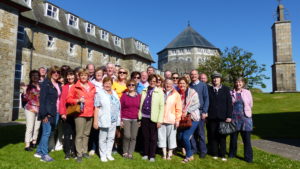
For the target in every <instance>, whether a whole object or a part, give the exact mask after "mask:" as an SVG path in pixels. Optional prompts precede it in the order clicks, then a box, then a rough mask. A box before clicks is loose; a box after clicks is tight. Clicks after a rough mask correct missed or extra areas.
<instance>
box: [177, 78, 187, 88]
mask: <svg viewBox="0 0 300 169" xmlns="http://www.w3.org/2000/svg"><path fill="white" fill-rule="evenodd" d="M182 80H183V81H184V82H185V83H186V84H187V87H188V86H189V81H188V80H187V79H186V78H185V77H181V78H179V80H178V83H179V82H180V81H182Z"/></svg>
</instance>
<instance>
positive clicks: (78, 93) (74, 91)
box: [67, 81, 96, 117]
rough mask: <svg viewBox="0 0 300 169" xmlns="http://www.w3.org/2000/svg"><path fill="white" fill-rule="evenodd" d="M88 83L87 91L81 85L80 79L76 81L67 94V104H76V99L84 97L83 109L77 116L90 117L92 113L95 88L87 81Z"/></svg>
mask: <svg viewBox="0 0 300 169" xmlns="http://www.w3.org/2000/svg"><path fill="white" fill-rule="evenodd" d="M88 85H89V91H87V90H85V89H84V88H83V87H82V86H81V82H80V81H77V83H76V84H74V85H73V86H72V87H71V89H70V90H69V93H68V96H67V103H69V104H77V101H78V99H80V98H81V97H84V100H85V102H84V109H83V112H81V113H80V114H78V116H79V117H92V116H93V115H94V98H95V93H96V88H95V86H94V85H93V84H92V83H91V82H88Z"/></svg>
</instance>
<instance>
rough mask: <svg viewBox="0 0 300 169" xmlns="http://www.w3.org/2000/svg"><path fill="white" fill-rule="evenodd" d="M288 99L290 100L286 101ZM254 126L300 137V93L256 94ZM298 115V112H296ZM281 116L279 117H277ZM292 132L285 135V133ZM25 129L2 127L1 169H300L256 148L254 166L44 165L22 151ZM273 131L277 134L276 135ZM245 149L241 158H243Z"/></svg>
mask: <svg viewBox="0 0 300 169" xmlns="http://www.w3.org/2000/svg"><path fill="white" fill-rule="evenodd" d="M286 99H287V100H286ZM254 100H255V106H254V114H255V115H254V123H255V132H254V134H255V135H256V136H255V137H273V138H274V137H275V138H295V137H296V138H300V137H299V134H298V133H299V132H297V131H299V125H298V124H297V122H298V121H299V119H300V118H299V115H298V114H300V112H299V110H300V104H299V103H300V102H299V101H300V94H274V95H270V94H255V95H254ZM295 112H299V113H295ZM278 117H279V118H278ZM287 129H288V130H292V131H293V132H286V131H285V130H287ZM24 130H25V128H24V126H10V127H0V168H1V169H2V168H16V169H19V168H30V169H35V168H43V169H47V168H56V169H60V168H82V169H83V168H84V169H86V168H107V169H109V168H114V169H116V168H124V169H126V168H147V169H151V168H178V169H180V168H185V169H187V168H224V169H225V168H249V169H250V168H255V169H257V168H300V162H298V161H292V160H288V159H285V158H282V157H279V156H276V155H271V154H268V153H265V152H263V151H260V150H257V149H254V163H253V164H247V163H245V162H244V161H242V160H240V159H230V160H229V161H228V162H226V163H224V162H221V161H220V160H217V161H216V160H213V159H212V158H211V157H209V156H208V157H207V158H205V159H204V160H203V159H198V157H196V160H194V161H193V162H191V163H189V164H181V163H180V161H181V158H180V157H174V158H173V160H172V161H163V160H161V159H160V157H159V156H158V155H157V162H156V163H149V162H146V161H142V160H140V158H141V157H140V155H139V154H137V153H136V154H135V159H134V160H132V161H129V160H124V159H122V158H121V156H120V155H115V157H116V160H115V161H114V162H108V163H101V162H99V157H97V156H94V157H93V158H91V159H88V160H84V161H83V162H82V163H81V164H78V163H76V162H75V161H74V160H70V161H66V160H64V153H63V152H62V151H60V152H54V153H51V156H53V157H54V158H55V159H56V161H55V162H53V163H42V162H39V160H38V159H36V158H34V157H33V152H30V153H28V152H25V151H23V146H24V144H23V143H22V142H23V138H24ZM273 131H274V132H273ZM242 153H243V152H242V147H240V148H239V152H238V155H239V156H240V157H242V156H243V155H242Z"/></svg>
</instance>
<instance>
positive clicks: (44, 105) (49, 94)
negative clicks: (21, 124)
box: [38, 79, 58, 123]
mask: <svg viewBox="0 0 300 169" xmlns="http://www.w3.org/2000/svg"><path fill="white" fill-rule="evenodd" d="M57 99H58V92H57V90H56V88H55V87H54V86H53V84H52V82H51V80H49V79H45V80H44V82H42V84H41V91H40V109H39V114H38V118H39V120H43V119H44V118H45V117H46V116H48V115H49V116H50V117H49V118H48V120H49V121H50V122H51V123H54V122H55V118H56V113H57V107H56V102H57Z"/></svg>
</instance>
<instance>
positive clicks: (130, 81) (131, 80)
mask: <svg viewBox="0 0 300 169" xmlns="http://www.w3.org/2000/svg"><path fill="white" fill-rule="evenodd" d="M131 83H133V84H134V85H136V82H135V81H134V80H133V79H130V80H128V81H127V82H126V86H129V85H130V84H131Z"/></svg>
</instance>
